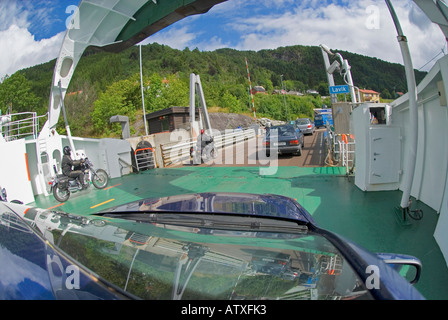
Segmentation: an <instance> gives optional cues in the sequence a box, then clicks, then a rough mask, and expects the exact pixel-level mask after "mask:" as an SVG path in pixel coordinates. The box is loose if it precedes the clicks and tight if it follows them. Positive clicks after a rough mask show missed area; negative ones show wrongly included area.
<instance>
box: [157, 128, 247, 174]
mask: <svg viewBox="0 0 448 320" xmlns="http://www.w3.org/2000/svg"><path fill="white" fill-rule="evenodd" d="M252 138H255V130H254V129H253V128H250V129H235V130H233V131H232V132H229V131H228V130H226V131H225V132H224V134H223V133H220V134H215V135H213V139H214V142H215V147H216V148H217V149H218V150H219V149H222V148H225V147H227V146H230V145H233V144H237V143H240V142H242V141H244V140H248V139H252ZM195 144H196V140H193V139H189V140H188V141H185V142H176V143H167V144H162V145H161V148H160V149H161V150H162V158H163V165H164V166H165V167H166V166H169V165H173V164H177V163H179V162H182V161H185V160H189V159H190V148H191V147H193V146H194V145H195Z"/></svg>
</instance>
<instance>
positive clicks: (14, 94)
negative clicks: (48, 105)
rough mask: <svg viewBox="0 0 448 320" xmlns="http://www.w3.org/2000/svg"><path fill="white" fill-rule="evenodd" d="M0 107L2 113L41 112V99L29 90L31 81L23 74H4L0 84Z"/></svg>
mask: <svg viewBox="0 0 448 320" xmlns="http://www.w3.org/2000/svg"><path fill="white" fill-rule="evenodd" d="M0 108H1V111H2V114H6V113H7V112H8V111H11V113H20V112H31V111H35V112H38V113H40V112H42V113H44V112H43V108H42V101H41V100H40V99H39V98H37V97H36V95H35V94H34V93H32V92H31V83H30V81H28V80H27V79H26V78H25V76H24V75H23V74H22V73H20V72H16V73H15V74H13V75H12V76H10V77H8V76H6V77H5V78H4V81H3V82H2V83H1V84H0Z"/></svg>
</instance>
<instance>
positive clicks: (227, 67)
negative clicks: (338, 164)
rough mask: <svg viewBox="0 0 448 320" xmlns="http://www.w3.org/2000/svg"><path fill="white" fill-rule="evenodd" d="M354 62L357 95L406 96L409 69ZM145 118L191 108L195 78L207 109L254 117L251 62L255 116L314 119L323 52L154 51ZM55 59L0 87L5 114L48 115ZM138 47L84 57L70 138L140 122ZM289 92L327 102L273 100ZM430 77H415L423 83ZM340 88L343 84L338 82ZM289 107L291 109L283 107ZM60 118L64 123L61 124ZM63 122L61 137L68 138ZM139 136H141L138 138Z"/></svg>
mask: <svg viewBox="0 0 448 320" xmlns="http://www.w3.org/2000/svg"><path fill="white" fill-rule="evenodd" d="M338 52H340V53H341V54H342V55H343V56H344V58H346V59H348V61H349V63H350V65H351V67H352V69H351V71H352V75H353V80H354V83H355V85H356V86H358V87H359V88H368V89H373V90H375V91H378V92H380V93H381V94H382V97H383V98H385V99H390V98H394V97H395V92H399V91H401V92H406V79H405V72H404V68H403V66H401V65H399V64H392V63H387V62H384V61H381V60H379V59H375V58H369V57H366V56H361V55H358V54H354V53H350V52H344V51H338ZM142 57H143V75H144V84H145V87H146V89H145V107H146V112H147V113H149V112H152V111H156V110H160V109H164V108H167V107H170V106H188V104H189V75H190V73H196V74H198V75H200V77H201V81H202V86H203V89H204V93H205V98H206V102H207V106H208V107H209V110H212V111H221V112H231V113H245V114H248V115H253V113H252V106H251V102H250V97H249V91H248V88H249V82H248V79H247V71H246V64H245V58H247V59H248V62H249V68H250V74H251V80H252V86H255V85H258V86H263V87H264V88H265V89H266V91H267V94H257V95H255V97H254V100H255V110H256V114H257V117H262V116H265V117H270V118H273V119H279V120H285V119H295V118H297V117H303V116H307V117H311V116H312V109H313V108H319V107H321V106H322V104H323V103H327V104H329V99H327V100H324V101H323V100H322V99H321V96H326V95H328V84H327V79H326V74H325V70H324V65H323V59H322V54H321V50H320V48H319V47H306V46H291V47H282V48H278V49H275V50H261V51H258V52H255V51H237V50H233V49H219V50H216V51H213V52H201V51H199V50H197V49H195V50H190V49H188V48H186V49H184V50H182V51H180V50H175V49H172V48H170V47H168V46H164V45H159V44H150V45H146V46H143V47H142ZM54 65H55V60H53V61H50V62H48V63H45V64H42V65H38V66H34V67H32V68H28V69H24V70H21V71H19V72H17V73H15V74H14V75H12V76H10V77H7V78H6V79H4V81H3V82H2V83H1V84H0V107H1V110H2V114H5V113H6V111H7V108H8V107H9V108H11V109H12V111H13V112H23V111H37V112H38V114H45V112H46V111H47V107H48V99H49V93H50V84H51V79H52V76H53V69H54ZM139 72H140V71H139V48H138V47H132V48H130V49H128V50H126V51H123V52H121V53H119V54H113V53H105V52H102V51H99V50H98V49H89V50H87V51H86V52H85V54H84V57H83V58H82V59H81V61H80V63H79V64H78V67H77V69H76V71H75V74H74V76H73V79H72V81H71V83H70V87H69V90H68V94H67V96H66V98H65V106H66V109H67V113H68V120H69V123H70V128H71V131H72V133H73V134H74V135H79V136H84V137H106V136H119V134H120V132H121V128H120V127H119V125H118V124H110V123H109V119H110V117H111V116H113V115H127V116H129V118H130V119H131V121H135V120H136V119H141V117H142V102H141V91H140V75H139ZM281 75H283V85H284V87H285V89H286V90H288V91H290V90H293V91H299V92H306V90H308V89H313V90H317V91H318V92H319V94H320V95H321V96H313V95H305V96H303V97H299V96H291V95H287V96H286V97H285V98H286V101H285V100H283V96H282V95H273V94H272V91H273V90H274V89H280V88H281ZM424 75H425V73H423V72H416V76H417V81H418V82H419V81H420V80H421V79H422V78H423V77H424ZM335 81H336V84H343V81H342V78H341V77H340V76H339V75H336V76H335ZM285 104H286V106H287V107H286V108H285ZM61 118H62V117H61ZM64 130H65V129H64V125H63V119H60V128H58V131H59V132H60V133H64ZM133 133H134V134H141V133H142V132H135V131H134V132H133Z"/></svg>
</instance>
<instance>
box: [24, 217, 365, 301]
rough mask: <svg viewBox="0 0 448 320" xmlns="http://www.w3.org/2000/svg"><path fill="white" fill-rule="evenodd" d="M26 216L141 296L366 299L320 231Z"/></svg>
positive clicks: (105, 275) (93, 266) (47, 234)
mask: <svg viewBox="0 0 448 320" xmlns="http://www.w3.org/2000/svg"><path fill="white" fill-rule="evenodd" d="M25 219H26V220H27V221H28V222H29V223H30V224H31V225H32V226H34V227H35V228H37V229H38V230H40V232H41V233H42V234H43V235H44V236H45V237H46V238H47V239H48V240H49V241H51V242H52V243H54V245H56V246H58V247H59V248H60V249H62V250H63V251H65V252H66V253H67V254H69V255H70V256H71V257H73V258H74V259H76V260H77V261H79V262H80V263H81V264H82V265H84V266H85V267H87V268H88V269H90V270H92V271H94V272H95V273H96V274H98V275H99V276H100V277H103V278H104V279H106V280H107V281H109V282H111V283H113V284H115V285H116V286H118V287H119V288H122V289H123V290H125V291H127V292H129V293H132V294H133V295H136V296H138V297H140V298H142V299H220V300H224V299H356V298H358V299H366V298H370V295H369V293H368V292H367V291H366V290H365V288H364V287H363V285H362V284H361V283H360V281H359V280H358V279H357V278H356V276H355V274H354V273H353V271H352V270H351V268H350V267H349V265H348V264H347V263H346V261H345V260H344V259H343V258H342V256H341V255H340V254H339V252H338V251H337V250H336V249H335V248H334V246H332V245H331V243H329V242H328V241H327V240H326V239H325V238H323V237H322V236H320V235H317V234H313V233H311V232H307V233H300V234H299V233H297V234H294V233H277V232H254V231H247V232H246V231H231V230H221V229H210V228H192V227H185V226H173V225H166V224H146V223H137V222H133V221H123V220H118V219H110V218H108V219H103V218H98V219H96V218H95V219H90V218H85V217H83V218H80V217H77V216H71V215H69V214H66V213H56V212H50V211H38V210H35V211H33V212H30V213H27V214H26V216H25Z"/></svg>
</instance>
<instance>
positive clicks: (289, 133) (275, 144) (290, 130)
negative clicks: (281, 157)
mask: <svg viewBox="0 0 448 320" xmlns="http://www.w3.org/2000/svg"><path fill="white" fill-rule="evenodd" d="M303 144H304V140H303V133H302V131H301V130H300V129H297V128H295V127H294V126H292V125H289V124H286V125H280V126H273V127H270V128H269V130H267V131H266V136H265V138H264V140H263V147H264V149H265V152H266V155H268V156H269V155H270V154H271V151H274V150H275V151H276V152H278V153H279V154H288V153H293V154H297V155H299V156H300V155H302V149H303Z"/></svg>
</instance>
